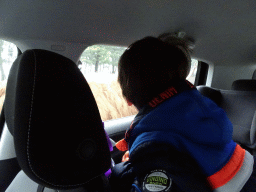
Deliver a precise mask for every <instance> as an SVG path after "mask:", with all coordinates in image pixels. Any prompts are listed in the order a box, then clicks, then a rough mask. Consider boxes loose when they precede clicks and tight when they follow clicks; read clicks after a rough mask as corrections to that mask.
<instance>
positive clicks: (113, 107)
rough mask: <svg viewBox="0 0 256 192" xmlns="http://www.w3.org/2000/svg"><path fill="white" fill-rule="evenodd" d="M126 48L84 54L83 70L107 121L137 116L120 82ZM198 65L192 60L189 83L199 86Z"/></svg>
mask: <svg viewBox="0 0 256 192" xmlns="http://www.w3.org/2000/svg"><path fill="white" fill-rule="evenodd" d="M125 49H126V47H116V46H107V45H93V46H90V47H88V48H87V49H86V50H85V51H84V52H83V54H82V56H81V58H80V60H81V63H80V65H79V68H80V69H81V72H82V73H83V74H84V76H85V78H86V80H87V81H88V83H89V86H90V87H91V90H92V92H93V95H94V97H95V100H96V102H97V105H98V108H99V111H100V115H101V118H102V120H103V121H106V120H111V119H117V118H121V117H126V116H131V115H136V114H137V113H138V111H137V109H136V108H135V107H134V106H128V105H127V103H126V101H125V99H124V98H123V96H122V90H121V88H120V86H119V84H118V82H117V75H118V68H117V66H118V60H119V58H120V56H121V55H122V53H123V52H124V51H125ZM197 65H198V61H197V60H194V59H192V65H191V71H190V73H189V75H188V77H187V79H188V80H189V81H190V82H191V83H194V82H195V77H196V72H197Z"/></svg>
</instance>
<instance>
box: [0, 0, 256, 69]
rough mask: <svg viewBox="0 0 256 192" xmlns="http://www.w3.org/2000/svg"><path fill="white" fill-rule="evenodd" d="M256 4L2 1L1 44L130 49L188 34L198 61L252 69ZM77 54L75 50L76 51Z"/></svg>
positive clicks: (221, 0)
mask: <svg viewBox="0 0 256 192" xmlns="http://www.w3.org/2000/svg"><path fill="white" fill-rule="evenodd" d="M255 21H256V1H254V0H236V1H234V0H227V1H225V0H214V1H212V0H208V1H203V0H193V1H189V0H172V1H171V0H113V1H110V0H109V1H106V0H94V1H91V0H76V1H71V0H55V1H52V0H1V1H0V38H2V39H5V40H8V41H11V42H14V43H15V44H16V45H17V46H18V47H21V49H22V46H23V44H25V43H26V42H30V44H29V46H27V47H26V48H24V47H23V51H24V49H27V48H38V47H40V46H38V44H41V45H45V49H48V48H47V46H49V43H47V42H50V44H58V43H60V44H61V43H65V44H66V45H72V44H74V45H80V46H81V47H80V52H82V50H83V49H84V48H85V47H86V46H88V45H93V44H99V43H101V44H111V45H121V46H128V45H129V44H131V43H132V42H134V41H135V40H138V39H140V38H143V37H145V36H149V35H151V36H158V35H159V34H161V33H165V32H174V31H184V32H186V34H187V35H188V36H191V37H192V38H193V39H194V40H195V49H194V52H193V57H194V58H197V59H200V60H203V61H206V62H208V63H214V64H215V65H247V64H252V63H255V61H256V57H255V53H256V35H254V33H255V31H256V22H255ZM73 49H76V46H74V47H73Z"/></svg>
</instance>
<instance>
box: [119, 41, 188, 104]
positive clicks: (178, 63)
mask: <svg viewBox="0 0 256 192" xmlns="http://www.w3.org/2000/svg"><path fill="white" fill-rule="evenodd" d="M171 39H172V38H171ZM173 39H174V40H173V41H172V42H170V39H168V41H166V42H164V41H162V40H160V39H158V38H155V37H145V38H143V39H141V40H139V41H136V42H134V43H133V44H131V45H130V46H129V47H128V48H127V50H126V51H125V52H124V53H123V55H122V56H121V57H120V60H119V63H118V72H119V73H118V82H119V83H120V86H121V88H122V92H123V96H124V97H125V98H126V99H128V100H129V101H130V102H132V103H133V104H134V105H135V106H136V107H137V108H138V109H140V108H142V107H143V106H144V105H145V104H147V103H148V102H150V101H151V100H152V99H153V98H154V97H155V96H156V95H158V94H159V93H161V92H163V91H164V90H165V89H167V88H168V87H169V86H170V84H171V82H172V81H175V80H178V79H186V77H187V75H188V73H189V70H190V64H191V61H190V54H189V50H188V48H187V46H186V45H185V44H181V43H178V42H179V41H176V40H175V38H173ZM175 41H176V42H175Z"/></svg>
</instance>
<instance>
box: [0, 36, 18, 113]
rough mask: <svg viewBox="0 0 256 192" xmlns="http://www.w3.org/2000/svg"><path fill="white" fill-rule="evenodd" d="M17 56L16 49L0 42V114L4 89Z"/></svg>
mask: <svg viewBox="0 0 256 192" xmlns="http://www.w3.org/2000/svg"><path fill="white" fill-rule="evenodd" d="M17 55H18V49H17V47H16V46H15V45H14V44H13V43H10V42H7V41H4V40H0V80H1V81H0V112H1V110H2V107H3V103H4V99H5V89H6V82H7V78H8V75H9V71H10V68H11V66H12V63H13V62H14V60H15V59H16V58H17Z"/></svg>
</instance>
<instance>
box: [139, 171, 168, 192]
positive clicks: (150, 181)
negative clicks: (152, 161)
mask: <svg viewBox="0 0 256 192" xmlns="http://www.w3.org/2000/svg"><path fill="white" fill-rule="evenodd" d="M171 185H172V179H171V178H170V177H169V176H168V174H167V173H166V171H164V170H160V169H156V170H153V171H151V172H150V173H149V174H147V175H146V177H145V178H144V181H143V185H142V186H143V191H145V192H152V191H154V192H168V191H170V188H171Z"/></svg>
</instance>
